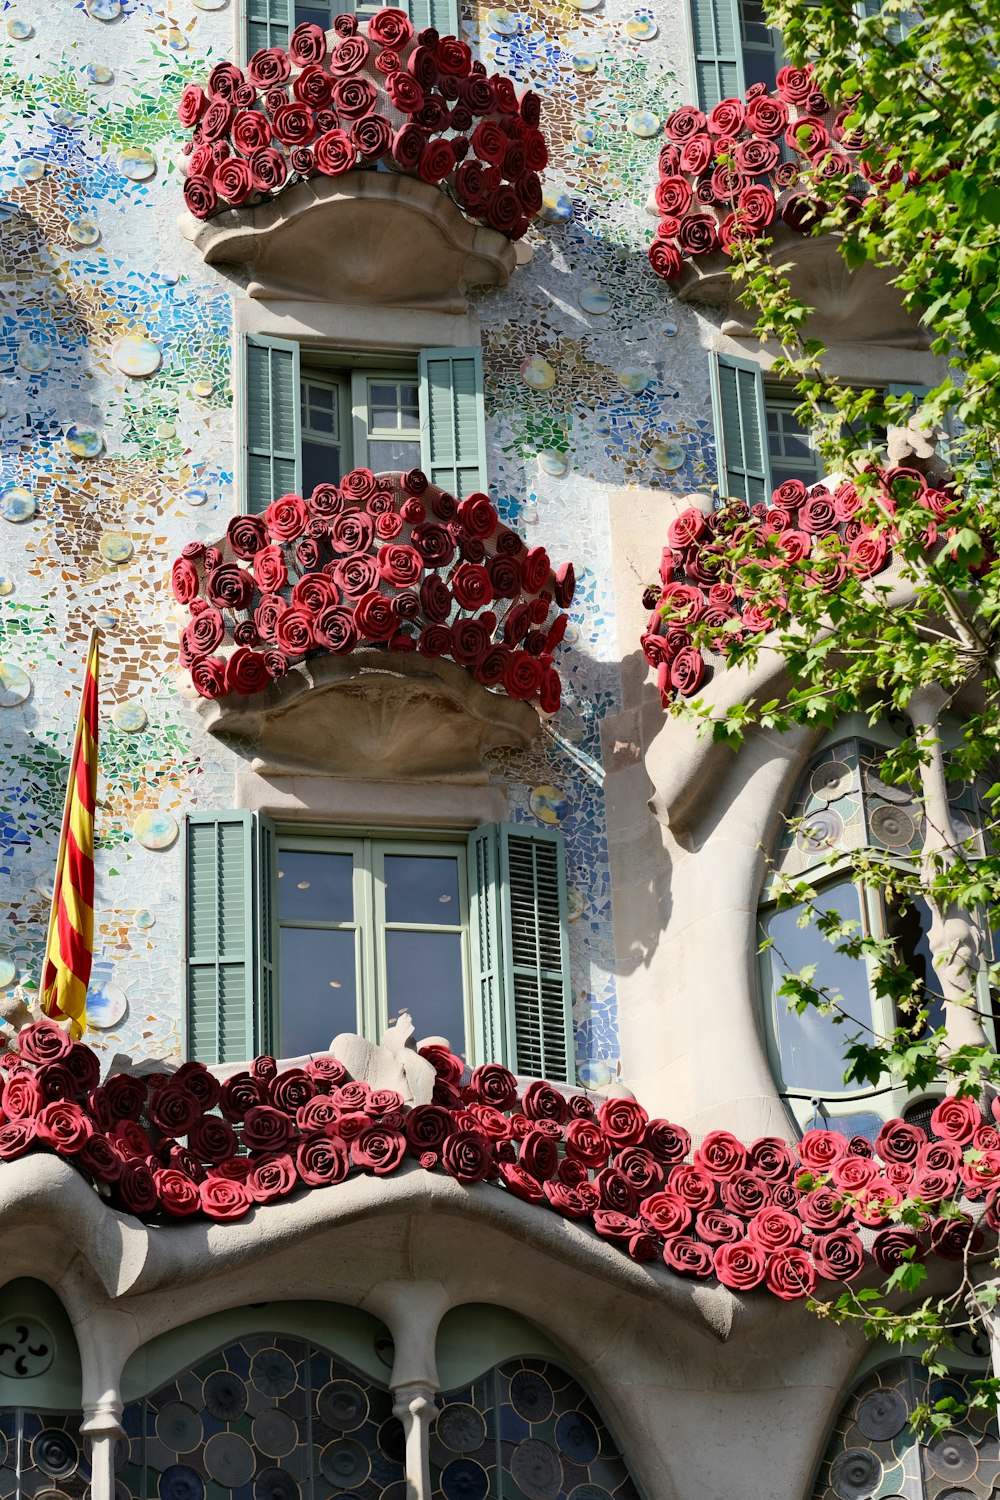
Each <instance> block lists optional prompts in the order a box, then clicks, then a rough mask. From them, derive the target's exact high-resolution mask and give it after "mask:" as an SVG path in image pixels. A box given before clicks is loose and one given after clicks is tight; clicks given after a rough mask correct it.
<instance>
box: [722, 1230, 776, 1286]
mask: <svg viewBox="0 0 1000 1500" xmlns="http://www.w3.org/2000/svg"><path fill="white" fill-rule="evenodd" d="M783 1253H787V1252H783ZM713 1264H714V1266H715V1274H716V1276H718V1278H719V1280H720V1281H721V1282H722V1285H723V1286H728V1287H730V1288H731V1289H732V1290H733V1291H735V1292H749V1291H752V1290H753V1288H754V1287H756V1286H759V1285H760V1283H761V1282H762V1281H763V1279H764V1274H765V1272H766V1270H767V1257H766V1256H765V1254H764V1252H763V1250H761V1249H760V1247H759V1246H758V1245H755V1244H754V1243H753V1241H752V1240H737V1241H735V1242H733V1243H731V1244H722V1245H719V1247H718V1248H717V1250H716V1251H715V1256H714V1261H713Z"/></svg>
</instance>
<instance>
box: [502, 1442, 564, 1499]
mask: <svg viewBox="0 0 1000 1500" xmlns="http://www.w3.org/2000/svg"><path fill="white" fill-rule="evenodd" d="M510 1473H511V1478H512V1479H513V1480H514V1483H515V1484H516V1485H517V1486H518V1487H519V1488H520V1489H521V1490H522V1492H523V1493H524V1494H525V1495H527V1497H528V1500H557V1497H558V1495H559V1491H560V1490H561V1489H562V1479H563V1472H562V1464H561V1463H560V1461H559V1455H558V1454H557V1453H556V1452H555V1450H554V1449H553V1448H550V1447H549V1445H548V1443H543V1442H542V1440H541V1438H525V1440H524V1442H523V1443H518V1445H517V1447H516V1448H515V1449H514V1452H513V1453H512V1454H511V1459H510Z"/></svg>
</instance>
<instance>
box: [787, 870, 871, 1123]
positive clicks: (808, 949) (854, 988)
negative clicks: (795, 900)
mask: <svg viewBox="0 0 1000 1500" xmlns="http://www.w3.org/2000/svg"><path fill="white" fill-rule="evenodd" d="M815 904H816V906H817V908H818V910H819V911H821V912H824V911H837V912H839V913H840V915H841V916H842V917H843V918H844V919H845V920H848V919H851V920H855V921H856V920H858V919H859V918H860V915H861V913H860V907H859V898H858V892H857V890H856V888H855V887H854V885H853V884H852V883H851V882H850V881H843V882H841V883H840V884H838V885H835V886H830V887H828V888H827V889H826V890H825V891H821V892H820V893H819V895H818V897H817V898H816V903H815ZM800 911H801V908H800V907H795V906H793V907H791V908H789V909H788V910H787V911H780V912H774V913H772V914H771V916H770V917H769V918H768V920H767V923H766V928H767V935H768V936H769V937H770V938H772V939H773V942H772V945H771V947H770V948H769V949H768V950H767V953H766V955H765V957H766V960H767V963H768V965H769V968H770V978H771V986H772V990H771V993H772V996H773V997H774V1000H773V1003H774V1014H775V1022H776V1026H777V1032H778V1049H779V1052H780V1056H781V1074H782V1077H783V1079H784V1081H785V1084H786V1085H787V1086H788V1087H795V1088H814V1089H816V1090H818V1091H826V1092H829V1093H833V1094H839V1093H843V1092H844V1091H845V1084H844V1049H845V1048H846V1047H847V1045H848V1043H849V1041H850V1039H851V1037H852V1036H853V1035H854V1034H855V1033H856V1032H858V1031H860V1030H862V1029H863V1028H870V1027H871V1025H872V1004H871V992H870V989H869V985H868V971H867V969H866V967H865V964H864V962H863V960H861V959H853V958H847V957H846V956H845V955H844V954H842V953H838V952H837V951H836V949H835V948H834V946H833V945H832V944H831V943H828V942H827V941H826V939H825V938H824V937H823V935H822V933H820V932H819V931H818V930H817V929H816V927H815V925H814V924H810V925H809V926H808V927H798V926H796V920H797V918H798V916H799V913H800ZM807 964H815V965H816V973H815V977H814V979H813V983H814V985H815V986H816V988H817V989H820V988H822V989H825V990H827V991H828V992H829V993H830V995H831V997H832V998H833V999H834V1001H835V1002H836V1003H837V1004H838V1005H841V1006H842V1007H843V1009H844V1010H845V1011H847V1013H848V1017H849V1019H847V1020H845V1021H843V1023H842V1024H840V1025H837V1024H836V1022H835V1021H834V1018H833V1016H825V1015H820V1013H819V1011H817V1010H814V1009H813V1008H812V1007H809V1008H808V1009H807V1010H806V1011H805V1013H804V1014H803V1015H801V1016H800V1015H797V1014H796V1013H795V1011H794V1010H789V1009H788V1005H787V1002H786V1001H785V1000H783V999H782V998H781V997H780V996H779V995H778V993H777V991H778V989H779V988H780V986H781V983H782V980H783V977H784V975H785V974H792V973H798V972H799V971H800V970H801V969H803V968H805V966H806V965H807Z"/></svg>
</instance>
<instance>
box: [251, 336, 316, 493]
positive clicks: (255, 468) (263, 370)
mask: <svg viewBox="0 0 1000 1500" xmlns="http://www.w3.org/2000/svg"><path fill="white" fill-rule="evenodd" d="M245 387H246V390H245V401H244V414H245V422H246V486H247V510H248V511H250V513H251V514H253V515H259V514H260V513H261V512H262V511H264V510H266V509H267V507H268V506H269V505H270V503H271V501H272V500H276V499H277V498H278V497H279V496H280V495H288V494H298V493H299V490H300V488H301V483H302V479H301V476H302V414H301V389H300V388H301V377H300V368H299V346H298V344H295V343H291V342H288V341H287V340H284V339H256V338H254V339H248V340H247V343H246V379H245Z"/></svg>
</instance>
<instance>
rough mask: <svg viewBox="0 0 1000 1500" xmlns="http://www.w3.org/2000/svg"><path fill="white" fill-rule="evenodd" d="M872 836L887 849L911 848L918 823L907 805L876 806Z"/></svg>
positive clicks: (872, 822) (872, 820)
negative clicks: (911, 815)
mask: <svg viewBox="0 0 1000 1500" xmlns="http://www.w3.org/2000/svg"><path fill="white" fill-rule="evenodd" d="M870 822H871V830H872V837H873V838H876V839H878V841H879V843H880V844H884V845H885V847H886V848H887V849H909V847H910V845H911V844H912V843H913V840H914V839H915V838H916V836H917V825H916V824H915V823H914V821H913V819H912V818H911V817H910V814H909V813H908V812H907V810H906V808H905V807H876V809H875V811H874V812H873V813H872V815H871V819H870Z"/></svg>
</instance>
